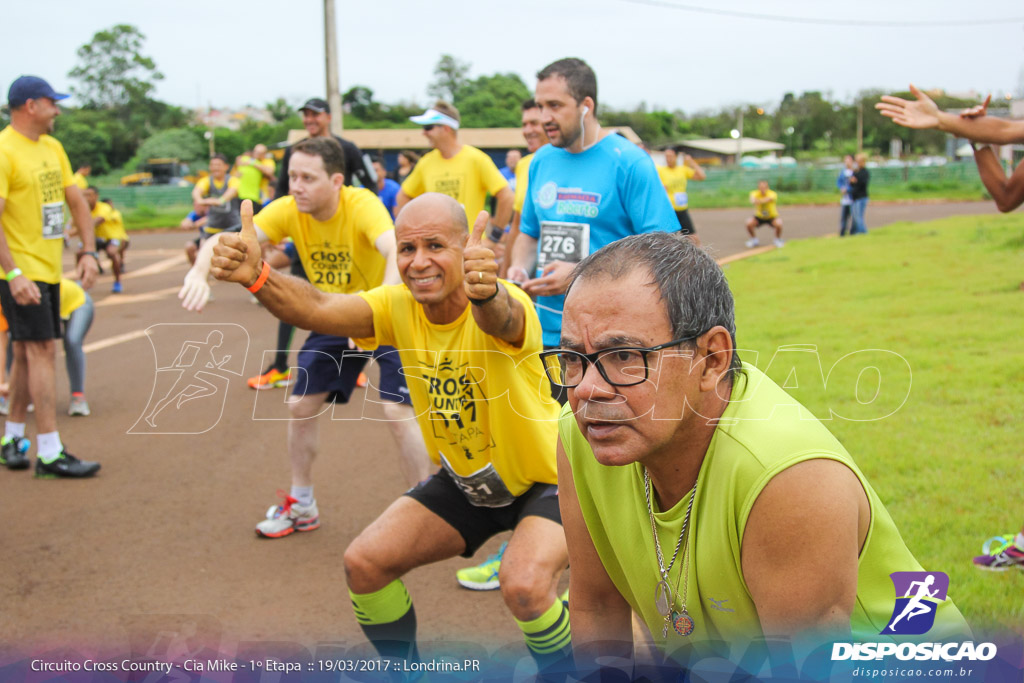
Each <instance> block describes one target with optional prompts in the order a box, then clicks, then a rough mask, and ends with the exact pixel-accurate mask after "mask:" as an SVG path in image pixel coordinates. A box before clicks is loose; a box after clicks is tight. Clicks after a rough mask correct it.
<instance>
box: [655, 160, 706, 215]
mask: <svg viewBox="0 0 1024 683" xmlns="http://www.w3.org/2000/svg"><path fill="white" fill-rule="evenodd" d="M696 174H697V172H696V171H694V170H693V169H692V168H690V167H689V166H687V165H686V164H676V165H675V166H673V167H672V168H669V167H668V166H658V177H659V178H661V184H662V185H664V186H665V191H666V192H668V200H669V201H670V202H672V208H673V209H675V210H676V211H685V210H686V207H687V206H689V204H690V198H689V196H688V195H687V193H686V183H687V181H688V180H689V179H690V178H692V177H693V176H694V175H696Z"/></svg>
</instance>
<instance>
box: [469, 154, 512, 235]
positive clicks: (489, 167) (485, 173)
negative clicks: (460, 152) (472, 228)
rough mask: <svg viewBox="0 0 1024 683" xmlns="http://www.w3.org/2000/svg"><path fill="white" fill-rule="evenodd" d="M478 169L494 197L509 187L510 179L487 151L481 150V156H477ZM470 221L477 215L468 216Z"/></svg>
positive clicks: (485, 185)
mask: <svg viewBox="0 0 1024 683" xmlns="http://www.w3.org/2000/svg"><path fill="white" fill-rule="evenodd" d="M477 171H478V172H479V173H480V182H481V184H482V185H483V186H484V189H486V190H487V194H489V195H491V196H492V197H493V196H494V195H496V194H498V193H499V192H501V190H502V189H503V188H506V187H508V181H507V180H505V176H503V175H501V171H499V170H498V167H497V166H495V165H494V162H493V161H491V158H490V157H489V156H487V154H486V153H485V152H480V156H478V157H477ZM468 218H469V221H470V222H472V221H473V220H474V219H475V218H476V216H471V217H468Z"/></svg>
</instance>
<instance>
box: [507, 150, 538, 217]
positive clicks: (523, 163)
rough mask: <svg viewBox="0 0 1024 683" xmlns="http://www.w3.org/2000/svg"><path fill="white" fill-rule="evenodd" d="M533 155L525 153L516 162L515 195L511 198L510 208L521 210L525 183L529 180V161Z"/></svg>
mask: <svg viewBox="0 0 1024 683" xmlns="http://www.w3.org/2000/svg"><path fill="white" fill-rule="evenodd" d="M531 161H533V155H532V154H527V155H526V156H525V157H523V158H522V159H520V160H519V163H518V164H516V196H515V199H513V200H512V210H513V211H518V212H519V213H522V212H523V205H524V204H526V185H527V184H528V183H529V182H530V162H531Z"/></svg>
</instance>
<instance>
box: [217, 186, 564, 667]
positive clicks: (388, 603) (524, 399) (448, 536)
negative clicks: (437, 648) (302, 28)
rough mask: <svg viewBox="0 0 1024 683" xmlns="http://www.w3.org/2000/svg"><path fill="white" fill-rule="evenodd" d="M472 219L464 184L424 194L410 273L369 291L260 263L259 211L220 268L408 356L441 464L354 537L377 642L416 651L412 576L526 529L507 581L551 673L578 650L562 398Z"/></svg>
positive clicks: (526, 312)
mask: <svg viewBox="0 0 1024 683" xmlns="http://www.w3.org/2000/svg"><path fill="white" fill-rule="evenodd" d="M465 224H466V216H465V214H464V213H463V212H462V209H461V207H460V206H459V205H458V203H457V202H456V201H454V200H453V199H451V198H450V197H446V196H442V195H439V194H434V193H430V194H427V195H424V196H423V197H420V198H418V199H415V200H413V201H412V202H410V203H409V204H408V205H406V207H405V209H404V210H403V211H402V212H401V213H400V214H399V215H398V220H397V224H396V227H395V233H396V240H397V242H398V268H399V271H400V272H401V276H402V282H403V285H396V286H385V287H379V288H377V289H373V290H370V291H368V292H364V293H362V294H360V295H351V294H326V293H322V292H319V291H317V290H316V289H314V288H312V287H310V286H309V285H307V284H305V283H303V282H302V281H301V280H298V279H296V278H292V277H288V276H286V275H283V274H280V273H277V272H272V271H270V269H269V267H267V266H265V265H263V266H261V263H260V249H259V244H258V239H257V235H256V232H255V230H254V229H253V228H252V227H251V223H249V222H248V219H246V227H245V228H244V229H243V233H242V235H225V236H224V237H223V238H222V239H221V243H220V245H218V247H217V250H216V253H217V256H216V258H215V260H214V266H215V268H214V271H213V272H214V275H216V276H217V277H218V278H220V279H223V280H230V281H233V282H240V283H243V284H245V285H247V286H248V287H249V291H253V292H255V293H256V296H257V298H258V299H259V300H260V301H261V302H262V303H263V304H264V305H265V306H266V307H267V310H269V311H270V312H272V313H273V314H274V315H278V316H287V317H288V318H290V319H291V320H292V321H293V322H295V323H296V324H297V325H300V326H302V327H312V328H315V329H317V330H319V331H321V332H324V333H328V334H337V335H348V336H351V337H354V338H356V341H357V343H359V344H360V345H362V346H365V347H373V346H375V345H376V344H379V343H392V344H394V345H395V346H396V347H397V348H398V350H399V353H400V354H401V356H402V362H403V364H404V365H405V367H406V369H407V372H408V376H409V378H410V392H411V394H412V400H413V408H414V409H415V411H416V413H417V417H418V419H419V423H420V428H421V430H422V432H423V438H424V440H425V441H426V442H427V443H428V444H429V445H430V447H431V457H432V458H433V459H434V462H435V463H438V464H440V465H441V466H442V469H441V470H440V471H439V472H438V473H437V474H435V475H434V476H432V477H431V478H430V479H428V480H427V481H426V482H424V483H423V484H421V485H419V486H417V487H415V488H413V489H412V490H410V491H408V492H407V493H406V494H405V495H404V496H403V497H401V498H399V499H398V500H397V501H395V502H394V503H393V504H392V505H391V506H390V507H389V508H388V509H387V510H385V511H384V513H383V514H382V515H381V516H380V517H379V518H378V519H377V520H376V521H375V522H373V523H372V524H371V525H370V526H368V527H367V528H366V529H365V530H364V531H363V532H362V533H361V534H360V535H359V537H358V538H356V540H355V541H353V542H352V544H351V545H349V547H348V549H347V550H346V551H345V576H346V579H347V581H348V586H349V597H350V598H351V600H352V606H353V609H354V610H355V613H356V619H357V621H358V622H359V624H360V626H361V627H362V629H363V632H364V633H365V634H366V637H367V638H368V639H369V640H370V642H371V643H373V644H374V646H375V647H376V648H377V650H378V652H379V653H380V654H381V655H382V656H385V657H389V658H396V659H397V658H402V659H405V658H408V659H409V660H410V661H412V660H415V659H416V657H417V652H416V613H415V610H414V609H413V606H412V599H411V598H410V596H409V593H408V592H407V591H406V588H405V584H404V583H403V582H402V580H401V577H402V576H403V575H404V574H406V573H407V572H409V571H411V570H413V569H415V568H416V567H420V566H423V565H427V564H432V563H434V562H438V561H441V560H443V559H447V558H450V557H454V556H456V555H463V556H468V555H471V554H472V553H473V552H474V551H475V550H476V549H477V548H478V547H479V546H480V545H481V544H482V543H483V542H484V541H486V540H487V539H488V538H489V537H491V536H493V535H494V534H497V533H500V532H502V531H507V530H512V531H513V534H512V540H511V541H510V542H509V547H508V551H507V552H506V554H505V562H504V565H503V567H502V573H503V575H504V574H505V572H506V570H507V571H508V580H507V581H506V580H505V579H504V578H503V580H502V582H501V584H502V585H501V589H502V592H503V593H504V598H505V604H506V605H507V606H508V608H509V611H511V612H512V616H513V617H514V618H515V620H516V623H517V624H518V626H519V627H520V629H521V630H522V631H523V634H524V636H525V638H526V644H527V646H528V648H529V650H530V653H531V654H532V655H533V657H534V659H535V660H536V661H537V665H538V668H539V669H540V674H541V676H542V677H543V676H544V675H545V674H546V673H547V672H549V671H550V670H551V669H552V668H554V667H556V666H558V665H561V664H564V663H565V659H566V658H567V657H568V656H569V646H570V639H571V638H570V627H569V622H568V619H567V618H566V617H567V611H566V607H565V606H564V604H563V603H562V601H561V599H559V597H558V596H557V593H556V586H557V584H558V578H559V576H560V575H561V574H562V572H563V571H564V570H565V567H566V546H565V535H564V534H563V532H562V528H561V524H560V516H559V512H558V508H557V499H558V495H557V487H556V480H555V472H554V447H555V429H554V427H555V425H554V422H553V420H554V419H555V416H556V413H557V409H558V405H557V403H556V402H555V401H553V400H551V399H550V397H549V398H547V399H546V400H545V399H544V398H543V397H542V396H541V394H540V391H539V390H540V388H541V387H544V386H545V384H544V376H543V373H544V370H543V367H542V366H541V364H540V360H539V358H538V352H539V351H540V350H541V348H542V347H541V328H540V321H539V320H538V319H537V314H536V312H535V311H534V310H533V306H532V304H531V302H530V299H529V297H528V296H527V295H526V294H525V293H524V292H523V291H522V290H520V289H519V288H518V287H515V286H514V285H512V284H510V283H505V282H503V281H501V280H499V279H498V276H497V271H498V264H497V262H496V261H495V258H494V252H493V251H492V250H491V249H490V248H488V247H487V246H485V245H484V244H483V243H482V236H483V233H484V230H485V227H486V226H487V224H488V216H487V214H486V212H481V213H480V214H479V215H478V216H477V218H476V221H475V223H474V226H473V232H472V234H471V235H467V233H466V230H465V227H464V226H465ZM417 349H422V350H417ZM421 616H422V615H421Z"/></svg>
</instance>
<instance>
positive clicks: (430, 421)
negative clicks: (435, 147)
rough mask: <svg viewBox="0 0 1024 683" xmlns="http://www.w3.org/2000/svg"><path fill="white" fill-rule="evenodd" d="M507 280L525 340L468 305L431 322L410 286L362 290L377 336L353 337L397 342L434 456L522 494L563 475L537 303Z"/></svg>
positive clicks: (362, 342)
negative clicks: (483, 325) (498, 333)
mask: <svg viewBox="0 0 1024 683" xmlns="http://www.w3.org/2000/svg"><path fill="white" fill-rule="evenodd" d="M261 215H262V214H261ZM504 286H505V288H506V289H507V290H508V291H509V293H510V295H511V296H512V297H513V298H514V299H516V300H517V301H518V302H519V303H520V304H521V305H522V306H523V308H524V310H525V311H526V330H525V338H524V341H523V344H522V346H518V347H517V346H513V345H511V344H508V343H506V342H504V341H502V340H500V339H498V338H496V337H492V336H490V335H488V334H485V333H484V331H483V330H481V329H480V327H479V326H478V325H477V324H476V321H475V320H474V318H473V313H472V311H471V308H472V307H471V306H470V305H467V306H466V309H465V310H464V311H463V312H462V314H461V315H460V316H459V317H458V319H457V320H455V321H454V322H451V323H448V324H446V325H436V324H434V323H431V322H430V321H429V320H427V317H426V315H425V314H424V312H423V307H422V306H420V305H419V304H418V303H416V300H415V299H413V296H412V293H411V292H410V291H409V289H408V288H407V287H406V286H405V285H390V286H385V287H378V288H377V289H374V290H371V291H368V292H363V293H361V294H360V295H359V296H361V297H362V298H363V299H365V300H366V301H367V302H368V303H369V304H370V307H371V308H372V309H373V328H374V337H371V338H367V339H356V340H354V341H355V342H356V344H358V345H359V347H360V348H363V349H374V348H376V347H377V346H378V345H390V346H394V347H396V348H397V349H398V351H399V355H400V357H401V359H402V366H403V368H404V373H405V375H406V381H407V383H408V385H409V393H410V395H411V396H412V405H413V409H414V410H415V412H416V419H417V420H418V421H419V424H420V430H421V431H422V432H423V439H424V441H425V442H426V445H427V452H428V453H430V457H431V459H432V460H433V461H434V462H435V463H438V464H441V462H442V461H441V459H442V458H443V459H444V461H445V462H446V463H447V467H446V469H450V471H451V472H454V474H455V475H456V476H457V477H458V478H462V479H463V481H472V480H474V478H475V480H476V481H479V480H480V479H481V478H482V477H484V476H485V475H486V474H487V473H490V472H494V471H496V472H497V475H498V476H499V477H500V479H501V482H503V483H504V486H505V487H506V488H507V491H508V492H509V493H510V494H511V495H512V496H519V495H522V494H523V492H525V491H526V490H527V489H528V488H529V487H530V486H531V485H533V484H534V483H536V482H542V483H547V484H554V483H556V481H557V476H556V474H555V439H556V435H557V419H558V409H559V406H558V403H557V402H556V401H554V400H553V399H552V398H551V390H550V386H549V384H548V380H547V378H546V376H545V374H544V369H543V367H542V365H541V362H540V358H539V357H538V354H539V353H540V352H541V350H542V348H543V347H542V344H541V329H540V321H539V320H538V319H537V314H536V312H535V311H534V309H533V304H532V303H531V302H530V298H529V296H527V295H526V293H524V292H523V291H522V290H521V289H519V288H518V287H516V286H515V285H512V284H509V283H507V282H506V283H504ZM489 468H490V469H489ZM488 486H489V488H490V489H494V488H496V487H495V486H494V485H493V482H490V483H489V484H488ZM463 490H465V487H463ZM467 498H470V501H471V502H472V500H473V499H472V497H471V496H470V495H469V494H468V493H467Z"/></svg>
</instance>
